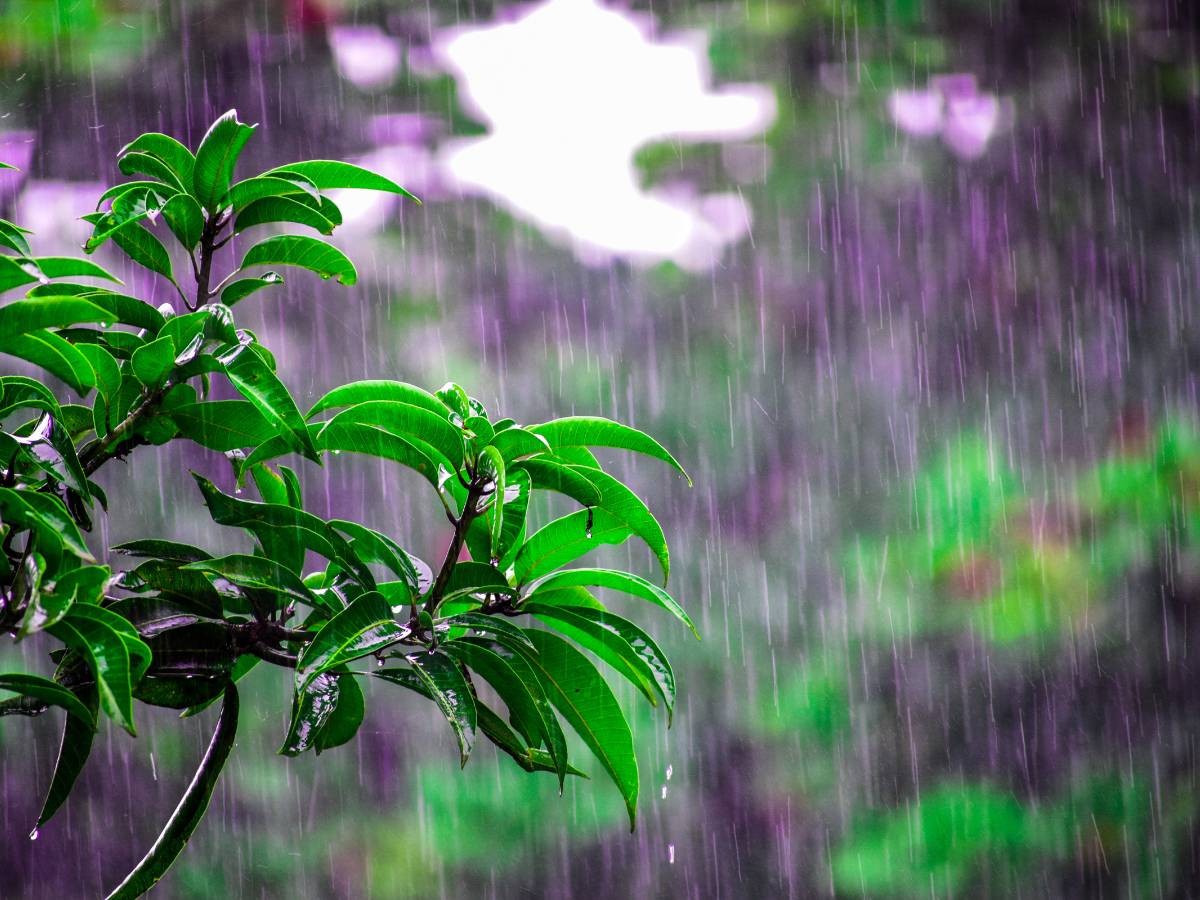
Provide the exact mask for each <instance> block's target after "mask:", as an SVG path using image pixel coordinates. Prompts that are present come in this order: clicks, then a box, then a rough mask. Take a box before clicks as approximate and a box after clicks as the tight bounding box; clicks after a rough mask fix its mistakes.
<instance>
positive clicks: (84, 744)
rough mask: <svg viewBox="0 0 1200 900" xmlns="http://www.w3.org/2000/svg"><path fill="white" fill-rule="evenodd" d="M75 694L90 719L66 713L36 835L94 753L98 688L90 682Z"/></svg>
mask: <svg viewBox="0 0 1200 900" xmlns="http://www.w3.org/2000/svg"><path fill="white" fill-rule="evenodd" d="M74 694H75V696H76V697H77V698H78V699H79V702H80V704H81V705H82V706H83V707H84V709H85V710H86V711H87V713H88V715H89V719H90V721H89V720H85V719H82V718H80V717H78V716H67V721H66V724H65V725H64V727H63V736H62V742H61V743H60V744H59V748H58V759H57V760H56V761H55V763H54V776H53V778H51V780H50V788H49V790H48V791H47V792H46V799H45V801H44V802H43V803H42V811H41V812H40V813H39V814H38V819H37V823H36V824H35V825H34V828H33V832H34V834H36V833H37V830H38V829H39V828H41V827H42V826H43V825H45V824H46V822H48V821H49V820H50V817H51V816H53V815H54V813H55V812H57V811H58V809H59V807H61V806H62V805H63V802H64V801H65V800H66V799H67V797H68V796H69V795H70V793H71V788H73V787H74V786H75V781H76V779H78V778H79V773H80V772H81V771H83V766H84V764H85V763H86V762H87V758H88V756H89V755H90V754H91V752H92V741H94V740H95V737H96V710H97V701H96V689H95V687H94V686H91V685H82V686H80V687H78V688H76V689H75V690H74Z"/></svg>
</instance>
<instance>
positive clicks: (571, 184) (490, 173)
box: [434, 0, 775, 269]
mask: <svg viewBox="0 0 1200 900" xmlns="http://www.w3.org/2000/svg"><path fill="white" fill-rule="evenodd" d="M706 43H707V39H706V38H705V37H704V36H703V35H701V36H700V37H699V40H697V39H696V37H695V36H694V35H693V36H687V35H685V36H680V37H676V38H673V39H671V40H655V38H654V35H653V34H652V31H651V27H650V23H649V21H648V17H643V16H639V17H638V18H637V19H634V18H632V17H631V16H629V15H627V14H624V13H621V12H618V11H615V10H610V9H606V8H605V7H604V6H602V5H601V4H599V3H596V2H593V0H548V2H545V3H542V4H539V5H537V6H534V7H531V8H529V10H528V11H526V12H524V13H523V14H522V15H520V17H518V18H515V19H514V20H512V21H509V22H505V23H503V24H496V25H490V26H486V27H466V28H455V29H450V30H447V31H445V32H443V33H442V35H441V36H440V38H439V39H438V40H437V41H436V42H435V45H434V53H435V55H436V57H437V59H438V61H439V62H440V63H441V64H442V65H443V66H445V67H446V68H447V69H448V70H449V71H450V72H452V73H453V74H454V75H455V77H456V78H457V80H458V83H459V97H460V100H461V102H462V103H463V106H464V107H465V108H466V109H467V110H468V112H470V113H471V114H472V115H473V116H474V117H476V118H477V119H478V120H479V121H481V122H484V123H486V124H487V125H488V127H489V129H490V133H489V134H488V135H487V136H486V137H483V138H471V139H465V140H458V141H453V142H448V143H447V144H446V145H445V146H444V147H443V148H442V149H441V153H440V161H441V163H442V165H443V167H444V169H445V171H446V174H447V177H448V179H449V180H451V182H452V183H453V184H454V185H455V186H457V187H458V188H459V189H460V190H462V191H464V192H469V193H482V194H485V195H487V196H489V197H491V198H493V199H494V200H495V201H496V202H498V203H500V204H501V205H503V206H504V207H505V208H507V209H508V210H510V211H511V212H512V213H514V214H515V215H517V216H518V217H520V218H523V219H528V220H532V221H534V222H535V223H537V224H538V225H540V226H541V227H542V228H543V229H544V230H545V231H546V232H547V233H549V234H550V235H551V236H554V237H557V238H559V239H560V240H563V241H565V242H568V243H570V244H571V245H572V246H573V247H574V248H575V250H576V252H577V255H579V256H580V258H582V259H584V260H585V261H587V262H593V263H605V262H607V261H609V260H610V259H611V258H613V257H623V258H627V259H630V260H633V261H637V262H643V263H654V262H659V261H663V260H672V261H674V262H676V263H678V264H680V265H682V266H685V267H687V268H693V269H700V268H704V267H706V266H709V265H712V264H713V263H714V262H715V261H716V260H717V258H718V257H719V255H720V252H721V250H722V248H723V247H724V246H726V245H728V244H730V243H733V242H734V241H736V240H738V239H739V238H741V237H742V236H744V235H745V234H746V233H747V231H748V230H749V227H750V212H749V209H748V208H747V207H746V205H745V203H744V201H742V199H741V198H740V196H738V195H736V194H732V195H709V196H707V197H706V196H703V195H700V194H699V193H698V192H697V191H696V190H695V189H688V188H687V187H686V186H685V187H683V188H681V187H680V186H675V187H674V188H673V189H672V190H671V191H670V192H669V193H668V192H665V191H656V190H650V191H647V190H644V189H643V188H642V187H641V186H640V185H639V184H638V174H637V171H636V170H635V167H634V163H633V160H634V154H635V153H636V152H637V150H638V149H639V148H641V147H644V146H646V145H647V144H651V143H656V142H661V141H666V140H678V141H730V140H744V139H747V138H751V137H754V136H755V135H759V134H761V133H762V132H763V131H764V130H765V129H766V128H767V127H768V126H769V125H770V124H771V122H772V121H773V120H774V118H775V98H774V95H773V94H772V93H771V91H770V89H769V88H767V87H766V86H762V85H738V86H734V87H727V88H722V89H720V90H718V91H714V90H712V89H711V87H710V82H711V73H710V72H709V69H708V63H707V58H706V54H705V46H706Z"/></svg>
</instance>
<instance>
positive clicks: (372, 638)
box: [296, 591, 410, 689]
mask: <svg viewBox="0 0 1200 900" xmlns="http://www.w3.org/2000/svg"><path fill="white" fill-rule="evenodd" d="M409 634H410V631H409V629H408V628H407V627H405V626H403V625H401V624H400V623H398V622H397V621H396V620H395V618H394V617H393V616H392V608H391V606H389V605H388V602H387V601H386V600H385V599H384V598H383V595H382V594H380V593H378V592H377V591H368V592H367V593H365V594H363V595H362V596H361V597H359V598H358V599H357V600H355V601H354V602H353V603H351V604H350V605H349V606H347V607H346V608H345V609H343V610H342V611H341V612H339V613H338V614H337V615H335V616H334V617H333V618H332V619H330V620H329V621H328V622H326V623H325V625H324V626H323V627H322V628H321V630H320V631H318V632H317V634H316V636H315V637H314V638H313V639H312V641H311V642H310V643H309V644H308V646H307V647H305V648H304V652H303V653H302V654H301V655H300V660H299V662H298V663H297V665H296V686H297V689H301V688H302V687H303V686H304V685H306V684H308V683H309V682H310V681H312V680H313V679H314V678H316V677H317V676H318V675H320V674H322V673H324V672H327V671H329V670H330V669H332V668H334V667H336V666H340V665H342V664H344V663H348V662H351V661H353V660H355V659H358V658H359V657H362V656H367V655H369V654H371V653H375V652H376V651H378V650H383V649H384V648H386V647H390V646H391V645H392V644H395V643H396V642H398V641H400V640H403V639H404V638H406V637H408V635H409Z"/></svg>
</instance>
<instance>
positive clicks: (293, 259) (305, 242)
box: [238, 234, 358, 285]
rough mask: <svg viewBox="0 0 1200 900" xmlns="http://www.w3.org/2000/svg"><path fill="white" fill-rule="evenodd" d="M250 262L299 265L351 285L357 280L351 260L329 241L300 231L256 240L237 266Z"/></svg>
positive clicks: (246, 265) (243, 266)
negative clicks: (300, 233)
mask: <svg viewBox="0 0 1200 900" xmlns="http://www.w3.org/2000/svg"><path fill="white" fill-rule="evenodd" d="M251 266H299V267H300V268H303V269H308V270H310V271H312V272H316V273H317V274H318V275H320V276H321V277H322V278H325V279H329V278H337V280H338V281H340V282H341V283H342V284H345V285H351V284H354V282H355V281H357V280H358V272H357V271H356V270H355V268H354V263H352V262H350V258H349V257H347V256H346V254H344V253H343V252H342V251H341V250H339V249H338V248H337V247H335V246H333V245H332V244H327V243H325V242H324V241H320V240H317V239H316V238H311V237H307V236H305V235H299V234H280V235H276V236H275V237H269V238H267V239H266V240H264V241H260V242H259V243H257V244H255V245H254V246H253V247H251V248H250V249H249V250H247V251H246V255H245V256H244V257H242V264H241V265H240V266H238V268H239V269H247V268H249V267H251Z"/></svg>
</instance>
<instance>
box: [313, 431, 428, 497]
mask: <svg viewBox="0 0 1200 900" xmlns="http://www.w3.org/2000/svg"><path fill="white" fill-rule="evenodd" d="M313 442H314V444H315V445H316V447H317V449H318V450H332V451H333V452H335V453H363V454H366V455H368V456H375V457H378V458H380V459H387V460H391V461H392V462H397V463H400V465H402V466H407V467H408V468H410V469H412V470H413V471H415V472H417V473H419V474H420V475H421V476H422V477H424V478H425V479H426V480H427V481H428V482H429V483H430V484H431V485H433V486H434V488H437V487H438V470H439V462H440V461H441V457H440V455H439V454H438V453H437V451H436V450H434V449H433V448H432V447H430V446H429V445H428V444H422V443H421V442H420V441H417V440H414V439H410V438H404V437H400V436H399V435H396V434H391V433H390V432H387V431H383V430H382V429H379V428H372V427H371V426H370V425H357V424H355V423H353V422H338V423H335V424H330V425H326V426H325V427H324V428H322V429H321V430H320V431H319V432H318V433H317V435H316V437H315V438H314V439H313ZM444 465H445V466H446V468H449V465H450V463H449V461H445V462H444Z"/></svg>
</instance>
